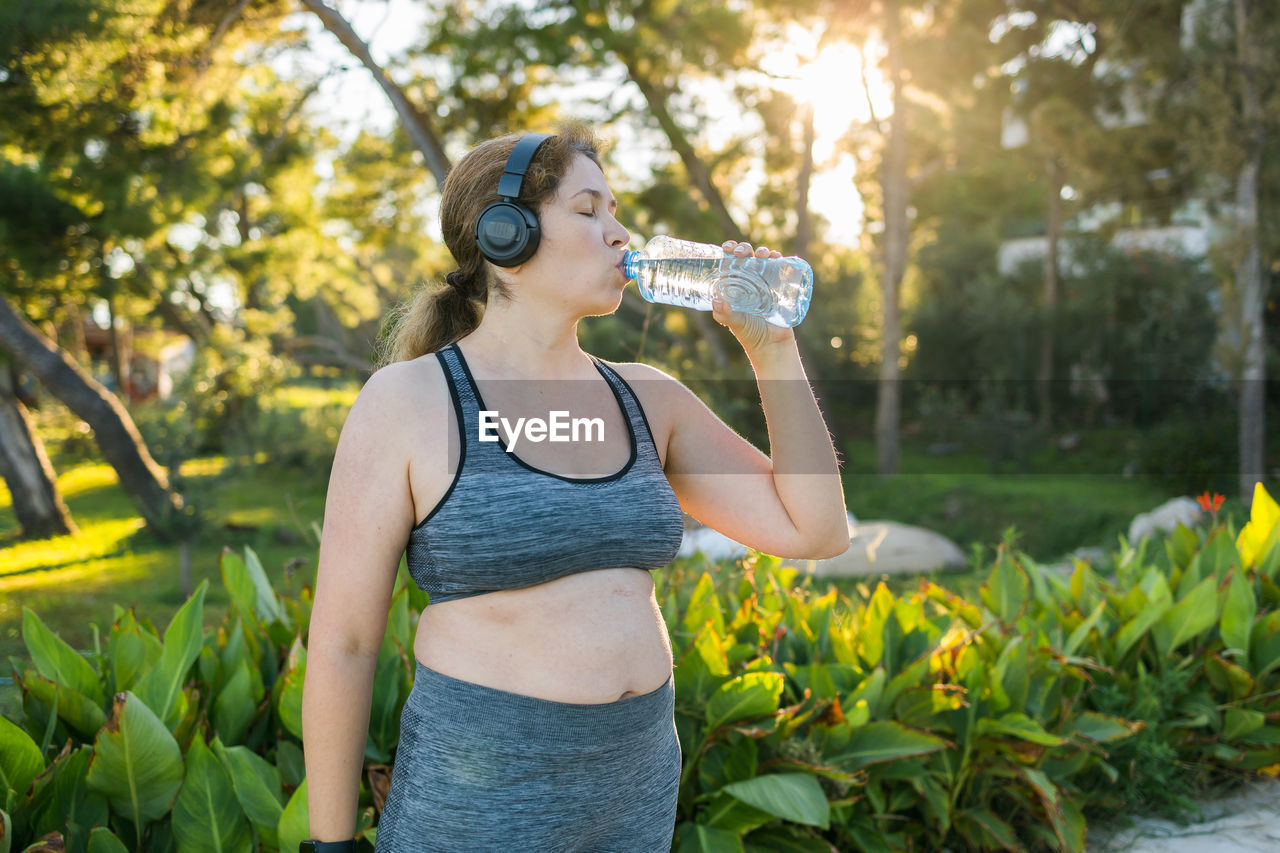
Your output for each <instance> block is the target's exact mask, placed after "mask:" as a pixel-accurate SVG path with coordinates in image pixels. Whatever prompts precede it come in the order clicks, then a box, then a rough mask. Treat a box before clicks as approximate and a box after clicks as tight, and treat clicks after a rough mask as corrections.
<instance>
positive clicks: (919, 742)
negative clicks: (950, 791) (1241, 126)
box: [828, 721, 947, 770]
mask: <svg viewBox="0 0 1280 853" xmlns="http://www.w3.org/2000/svg"><path fill="white" fill-rule="evenodd" d="M946 746H947V742H946V741H944V740H943V739H942V738H939V737H935V736H934V735H931V734H926V733H925V732H918V731H915V730H914V729H909V728H907V727H906V726H904V725H902V724H901V723H895V722H891V721H882V722H875V723H867V724H866V725H865V726H862V727H861V728H858V729H855V730H854V731H853V733H852V734H851V736H850V737H849V743H848V744H847V745H846V746H845V748H844V749H843V750H841V752H840V754H839V755H835V756H831V757H830V758H829V759H828V760H829V761H830V762H831V763H833V764H839V765H840V766H841V767H843V768H844V769H846V770H857V769H858V768H859V767H866V766H867V765H868V764H877V763H879V762H882V761H894V760H896V759H899V758H905V757H907V756H909V755H925V754H926V753H930V752H937V751H938V750H940V749H945V748H946Z"/></svg>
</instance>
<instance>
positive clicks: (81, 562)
mask: <svg viewBox="0 0 1280 853" xmlns="http://www.w3.org/2000/svg"><path fill="white" fill-rule="evenodd" d="M307 402H310V401H308V400H303V401H302V403H301V405H305V404H306V403H307ZM333 439H334V440H335V441H336V435H334V436H333ZM1124 441H1125V439H1124V438H1123V437H1117V436H1116V435H1104V434H1099V435H1091V436H1088V437H1087V439H1086V441H1085V442H1084V443H1083V444H1082V449H1081V451H1080V452H1079V453H1078V454H1076V455H1075V456H1073V457H1071V458H1070V459H1068V460H1066V462H1065V463H1064V461H1063V460H1061V459H1057V460H1055V459H1029V460H1026V461H1025V463H1024V466H1035V467H1038V468H1040V469H1042V470H1048V471H1049V472H1048V473H1034V472H1032V471H1030V470H1015V471H995V472H992V471H991V470H988V468H989V466H988V463H987V461H986V460H985V458H983V457H981V456H975V455H972V454H968V455H955V456H946V457H935V456H930V455H928V454H927V453H926V451H925V448H924V443H923V441H920V442H914V443H913V441H912V440H911V439H907V440H906V441H904V445H903V452H902V463H901V470H902V473H901V474H900V475H899V476H897V477H895V478H889V479H881V478H880V477H878V476H876V475H874V474H865V473H860V472H866V471H874V469H875V448H874V446H873V445H872V444H871V442H870V441H852V442H849V443H847V444H846V445H845V446H844V448H843V451H844V452H843V456H844V471H845V491H846V495H847V502H848V506H849V509H850V511H851V512H853V513H854V515H855V516H857V517H858V518H859V519H860V520H872V519H891V520H895V521H901V522H904V523H908V524H917V525H921V526H924V527H928V528H931V529H934V530H937V531H938V532H940V533H942V534H943V535H946V536H948V537H950V538H951V539H952V540H954V541H955V542H956V543H957V544H958V545H960V546H961V548H963V549H965V550H966V552H971V553H973V552H976V551H980V550H982V549H983V548H985V549H986V553H987V556H988V557H989V556H990V554H991V553H992V549H993V547H994V545H995V544H996V543H998V542H999V541H1000V540H1001V538H1002V535H1003V533H1004V531H1005V529H1006V528H1008V527H1009V526H1011V525H1012V526H1014V527H1016V528H1017V529H1018V531H1020V533H1021V538H1020V540H1019V547H1021V548H1023V549H1024V550H1026V551H1027V552H1028V553H1030V554H1031V555H1032V556H1033V557H1034V558H1035V559H1037V560H1040V561H1042V562H1048V561H1051V560H1057V559H1060V558H1062V557H1063V556H1064V555H1066V554H1068V553H1069V552H1070V551H1071V550H1072V549H1074V548H1076V547H1079V546H1101V547H1105V548H1108V549H1111V548H1112V547H1114V545H1115V543H1116V538H1117V536H1119V535H1121V534H1123V533H1124V532H1125V531H1126V530H1127V529H1128V525H1129V521H1130V519H1131V518H1132V517H1133V516H1134V515H1135V514H1137V513H1139V512H1145V511H1147V510H1149V509H1151V508H1153V507H1154V506H1156V505H1158V504H1159V503H1161V502H1163V501H1164V500H1167V499H1168V498H1169V497H1170V495H1167V494H1163V493H1161V492H1160V491H1159V490H1157V489H1155V488H1153V487H1152V486H1150V485H1149V484H1147V483H1144V482H1143V481H1141V480H1139V479H1126V478H1123V477H1121V476H1119V474H1118V472H1119V470H1120V468H1121V467H1122V463H1118V462H1117V460H1116V459H1114V458H1110V457H1109V456H1108V454H1109V453H1110V452H1111V451H1112V450H1113V449H1114V448H1116V447H1123V445H1124ZM1094 448H1096V449H1094ZM55 469H56V470H58V472H59V475H58V484H59V488H60V489H61V492H62V495H63V497H64V499H65V501H66V503H67V505H68V507H69V508H70V510H71V513H72V516H73V517H74V519H75V521H76V523H77V524H78V525H79V527H80V532H79V533H78V534H77V535H74V536H66V537H61V538H59V539H54V540H46V541H42V542H19V541H17V539H16V535H17V520H16V517H15V515H14V513H13V511H12V507H11V504H10V497H9V494H8V492H7V491H6V490H5V489H4V486H3V482H2V481H0V656H2V657H0V660H6V661H7V659H8V656H9V655H14V656H17V657H18V658H20V659H22V660H25V659H26V648H25V646H24V645H23V642H22V634H21V630H22V613H23V608H30V609H31V610H33V611H34V612H36V613H38V614H39V615H40V617H41V618H42V619H43V620H44V621H45V622H46V624H48V625H49V626H50V627H51V628H52V629H53V630H54V631H56V632H57V633H58V634H60V635H61V636H62V637H63V639H65V640H66V641H67V642H68V643H70V644H71V645H72V646H73V647H75V648H77V649H92V648H93V644H94V628H93V626H95V625H96V626H97V629H98V632H99V633H100V634H101V635H103V636H105V635H106V633H107V632H108V631H109V630H110V626H111V624H112V622H113V609H114V607H115V606H117V605H118V606H120V607H123V608H128V607H133V608H135V613H136V614H137V616H138V617H139V618H140V619H150V620H151V622H152V623H153V624H154V625H155V626H156V627H157V628H158V629H160V631H161V632H163V630H164V629H165V627H166V626H167V625H168V623H169V620H170V619H171V618H172V616H173V614H174V612H176V610H177V609H178V607H179V606H181V604H182V603H183V602H184V601H185V600H186V595H185V593H184V591H183V589H182V585H181V580H180V577H179V559H178V548H177V546H176V545H173V544H166V543H161V542H159V541H157V540H156V539H155V538H154V537H153V536H152V535H151V534H150V533H149V532H148V531H147V530H146V529H145V528H144V527H143V524H142V521H141V519H140V518H138V517H137V515H136V513H135V511H134V507H133V504H132V503H131V502H130V501H129V499H128V498H127V496H126V495H125V493H124V491H123V489H121V488H120V486H119V484H118V482H117V480H116V476H115V472H114V471H113V470H112V469H111V468H110V467H109V466H107V465H105V464H104V463H102V462H101V461H98V460H80V461H76V462H68V461H63V460H58V461H57V462H55ZM1108 470H1111V471H1113V472H1114V473H1110V474H1109V473H1107V471H1108ZM182 474H183V477H184V479H185V480H186V481H187V483H188V485H189V487H190V488H191V489H192V490H193V491H198V492H200V493H201V494H203V501H204V505H205V506H206V508H207V509H206V513H207V518H208V520H209V522H210V524H209V526H208V528H207V529H206V531H205V532H204V533H203V534H202V535H201V537H200V538H199V539H197V540H195V541H194V542H193V543H192V548H191V583H192V586H193V587H194V586H196V585H198V584H199V583H200V581H201V580H202V579H204V578H209V579H210V581H211V583H210V589H209V593H208V595H207V597H206V604H205V613H204V617H205V624H206V625H208V626H213V625H216V624H217V623H219V622H220V621H221V620H222V617H223V615H224V614H225V612H226V606H227V596H226V593H225V592H224V590H223V589H222V585H221V582H220V579H219V570H218V556H219V554H220V553H221V551H222V549H223V548H224V547H231V548H232V549H234V550H236V551H237V552H243V549H244V547H245V546H246V545H248V546H250V547H252V548H253V549H254V551H256V552H257V554H258V556H259V557H260V558H261V559H262V563H263V566H264V568H265V569H266V571H267V573H268V575H269V577H270V578H271V580H272V582H273V583H274V584H275V585H276V588H277V589H278V590H280V591H281V592H282V593H284V594H294V595H296V594H297V592H298V591H299V590H300V588H301V586H302V585H303V584H312V583H313V582H314V577H315V570H316V556H317V547H318V540H317V537H316V532H317V530H318V527H319V525H320V522H321V520H322V515H323V507H324V491H325V488H326V486H327V483H328V466H327V465H313V466H311V467H310V468H297V467H285V466H281V465H274V464H270V461H269V460H268V459H267V458H266V457H265V456H264V455H262V454H259V455H258V456H257V457H256V458H255V459H253V460H252V461H250V460H248V459H247V458H242V459H240V460H236V461H232V460H227V459H225V458H222V457H211V458H200V459H194V460H191V461H189V462H187V463H186V464H185V465H184V466H183V468H182ZM1225 511H1226V510H1224V512H1225ZM979 574H980V573H979V572H975V571H970V572H968V573H963V572H962V573H958V574H951V575H943V576H942V577H941V578H939V580H940V582H942V583H943V584H944V585H946V586H949V587H950V588H953V589H955V590H956V591H958V592H961V593H962V594H969V593H972V592H973V590H975V589H976V586H977V584H979V583H981V578H980V577H979ZM875 580H876V579H874V578H870V579H863V580H862V581H861V582H859V581H854V580H849V581H841V582H840V583H839V584H838V586H839V587H840V588H841V589H842V591H844V592H846V593H847V594H850V595H851V596H854V597H857V596H858V595H859V591H860V589H867V588H870V587H873V586H874V583H875ZM917 582H918V579H913V578H905V579H904V578H896V579H894V581H893V583H892V586H893V587H894V588H895V590H902V589H905V588H907V587H910V586H914V585H915V584H916V583H917ZM859 583H861V587H860V586H859ZM3 669H4V672H3V673H2V674H3V675H4V676H9V675H10V674H11V673H10V672H9V671H8V667H7V666H5V667H3ZM16 702H17V688H16V687H13V686H12V685H3V686H0V711H3V712H4V713H6V714H8V715H9V716H10V717H13V716H16Z"/></svg>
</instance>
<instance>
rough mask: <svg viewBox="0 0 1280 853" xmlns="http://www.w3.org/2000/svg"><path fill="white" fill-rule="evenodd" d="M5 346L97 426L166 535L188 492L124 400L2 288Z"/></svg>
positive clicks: (130, 489)
mask: <svg viewBox="0 0 1280 853" xmlns="http://www.w3.org/2000/svg"><path fill="white" fill-rule="evenodd" d="M0 349H3V350H4V351H5V352H6V353H7V354H8V355H9V356H10V357H11V358H12V359H13V360H14V361H16V362H18V363H19V364H20V365H22V366H23V367H24V368H26V369H27V370H28V371H29V372H30V373H32V374H33V375H34V376H35V377H36V378H37V379H39V380H40V382H41V383H42V384H43V385H44V387H45V388H47V389H49V392H50V393H51V394H53V395H54V396H55V397H57V398H58V399H59V400H61V401H62V402H63V403H65V404H66V406H67V408H69V409H71V411H73V412H75V413H76V414H77V415H79V416H80V417H82V418H84V420H85V421H86V422H87V423H88V424H89V426H90V427H92V428H93V432H94V437H95V439H96V440H97V442H98V447H99V449H100V450H101V451H102V455H103V456H104V457H106V460H107V462H108V463H110V465H111V467H112V468H114V469H115V471H116V474H117V476H119V478H120V485H121V486H123V487H124V490H125V491H126V492H127V493H128V494H129V496H130V497H131V498H133V501H134V503H135V504H136V505H137V507H138V510H139V512H140V513H141V514H142V517H143V518H144V519H146V522H147V525H148V526H149V527H150V528H151V530H152V531H153V532H154V533H155V534H156V535H157V536H158V537H160V538H161V539H164V540H169V539H171V538H172V533H171V530H170V524H171V522H172V520H173V518H174V516H175V515H176V514H178V512H179V511H180V510H181V509H182V497H181V496H180V495H177V494H175V493H174V492H173V491H172V490H171V489H170V488H169V479H168V477H167V476H166V475H165V473H164V469H163V468H161V467H160V466H159V465H157V464H156V463H155V460H153V459H152V458H151V454H150V453H149V452H148V451H147V447H146V445H145V444H144V443H143V441H142V437H141V436H140V435H139V434H138V428H137V427H136V426H134V423H133V419H132V418H130V417H129V413H128V411H126V410H125V408H124V406H122V405H121V404H120V401H119V400H118V399H117V398H116V397H115V396H114V395H113V394H111V392H110V391H108V390H107V389H105V388H103V387H102V386H101V385H100V384H98V382H97V381H96V380H95V379H94V378H93V377H92V376H90V375H89V374H88V373H86V372H85V370H84V369H83V368H82V367H80V365H78V364H76V363H75V362H74V361H73V360H72V359H70V358H69V357H67V354H66V353H64V352H62V351H61V350H60V349H58V347H57V345H56V344H54V343H53V342H52V341H50V340H49V339H48V338H46V337H45V336H44V335H42V334H41V333H40V332H39V330H37V329H36V328H35V327H34V326H32V325H31V323H30V322H28V320H27V319H26V318H25V317H23V316H22V315H21V314H19V313H18V312H17V311H16V310H15V309H14V307H13V306H12V305H11V304H10V303H9V301H8V300H7V299H6V298H5V297H4V296H3V295H2V294H0Z"/></svg>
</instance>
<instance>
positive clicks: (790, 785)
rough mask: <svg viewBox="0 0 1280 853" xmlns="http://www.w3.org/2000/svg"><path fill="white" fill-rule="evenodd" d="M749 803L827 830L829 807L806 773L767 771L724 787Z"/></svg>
mask: <svg viewBox="0 0 1280 853" xmlns="http://www.w3.org/2000/svg"><path fill="white" fill-rule="evenodd" d="M724 790H725V792H727V793H729V794H732V795H733V796H735V797H737V798H738V799H739V800H742V801H743V802H744V803H746V804H747V805H749V806H755V807H756V808H758V809H760V810H761V811H766V812H768V813H769V814H771V815H774V816H775V817H780V818H782V819H783V820H789V821H792V822H793V823H803V824H806V825H807V826H818V827H821V828H822V829H827V828H828V827H829V826H830V824H831V806H830V805H829V804H828V803H827V795H826V794H825V793H823V791H822V785H821V784H820V783H819V782H818V780H817V778H816V777H814V776H811V775H809V774H808V773H771V774H769V775H767V776H757V777H755V778H754V779H746V780H744V781H742V782H733V783H730V784H728V785H725V786H724Z"/></svg>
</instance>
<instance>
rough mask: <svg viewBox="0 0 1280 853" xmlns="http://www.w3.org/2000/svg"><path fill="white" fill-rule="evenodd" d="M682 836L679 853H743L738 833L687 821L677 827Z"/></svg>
mask: <svg viewBox="0 0 1280 853" xmlns="http://www.w3.org/2000/svg"><path fill="white" fill-rule="evenodd" d="M676 832H677V834H678V835H679V836H680V846H679V848H677V853H743V849H742V839H740V838H738V835H737V833H733V832H728V831H726V830H723V829H715V828H714V827H710V826H705V825H703V824H700V823H693V822H691V821H685V822H684V823H682V824H680V825H679V826H678V827H676Z"/></svg>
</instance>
